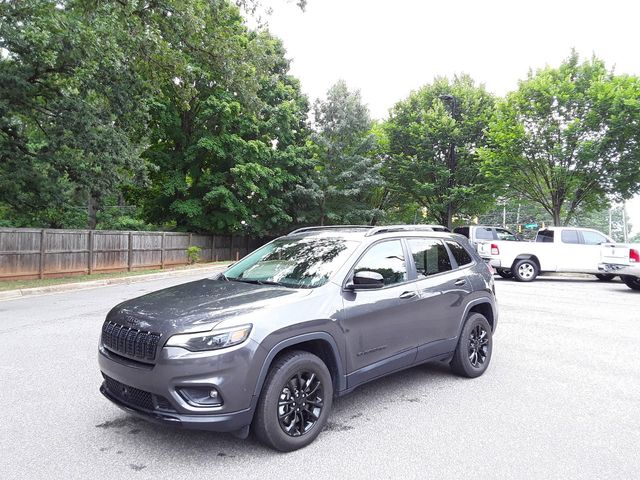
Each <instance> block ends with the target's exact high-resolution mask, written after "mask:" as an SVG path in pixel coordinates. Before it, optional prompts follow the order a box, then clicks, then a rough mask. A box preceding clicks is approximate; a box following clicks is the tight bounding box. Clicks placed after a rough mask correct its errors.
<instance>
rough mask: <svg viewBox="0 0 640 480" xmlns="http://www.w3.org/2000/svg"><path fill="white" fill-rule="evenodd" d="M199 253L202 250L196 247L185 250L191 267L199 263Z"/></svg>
mask: <svg viewBox="0 0 640 480" xmlns="http://www.w3.org/2000/svg"><path fill="white" fill-rule="evenodd" d="M201 251H202V249H201V248H200V247H196V246H191V247H189V248H187V261H188V262H189V265H193V264H194V263H198V262H199V261H200V252H201Z"/></svg>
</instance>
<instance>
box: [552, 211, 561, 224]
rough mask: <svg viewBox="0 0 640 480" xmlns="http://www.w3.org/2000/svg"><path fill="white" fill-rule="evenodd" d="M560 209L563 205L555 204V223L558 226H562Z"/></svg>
mask: <svg viewBox="0 0 640 480" xmlns="http://www.w3.org/2000/svg"><path fill="white" fill-rule="evenodd" d="M560 209H561V207H557V206H554V207H553V224H554V225H555V226H556V227H561V226H562V219H561V217H560Z"/></svg>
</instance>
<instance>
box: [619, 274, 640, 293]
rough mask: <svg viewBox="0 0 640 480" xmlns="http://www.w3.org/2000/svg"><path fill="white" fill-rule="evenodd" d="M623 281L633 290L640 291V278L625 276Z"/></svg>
mask: <svg viewBox="0 0 640 480" xmlns="http://www.w3.org/2000/svg"><path fill="white" fill-rule="evenodd" d="M621 278H622V281H623V282H624V283H625V285H626V286H627V287H629V288H630V289H631V290H640V277H632V276H630V275H624V276H623V277H621Z"/></svg>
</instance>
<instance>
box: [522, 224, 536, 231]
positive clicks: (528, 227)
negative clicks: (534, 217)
mask: <svg viewBox="0 0 640 480" xmlns="http://www.w3.org/2000/svg"><path fill="white" fill-rule="evenodd" d="M524 228H526V229H528V230H533V229H534V228H538V224H537V223H527V224H526V225H525V226H524Z"/></svg>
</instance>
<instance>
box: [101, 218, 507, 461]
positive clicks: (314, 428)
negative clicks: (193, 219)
mask: <svg viewBox="0 0 640 480" xmlns="http://www.w3.org/2000/svg"><path fill="white" fill-rule="evenodd" d="M497 319H498V312H497V307H496V302H495V292H494V284H493V276H492V275H491V273H490V271H489V267H488V266H487V265H486V264H485V263H484V262H483V261H482V260H481V259H480V258H479V257H478V255H477V253H476V252H475V251H474V249H473V248H472V247H471V246H470V245H469V244H468V242H467V240H466V239H465V238H464V237H462V236H459V235H455V234H449V233H439V232H433V231H427V230H426V229H423V230H420V229H419V227H417V226H404V225H401V226H386V227H363V226H338V227H312V228H303V229H299V230H296V231H294V232H293V233H291V234H289V235H287V236H285V237H280V238H278V239H276V240H274V241H272V242H270V243H268V244H267V245H265V246H263V247H261V248H260V249H258V250H256V251H255V252H253V253H251V254H250V255H248V256H247V257H245V258H243V259H242V260H240V261H239V262H237V263H235V264H233V265H232V266H231V267H230V268H228V269H227V270H226V271H224V272H223V273H221V274H219V275H217V276H216V277H214V278H210V279H204V280H199V281H195V282H191V283H186V284H184V285H178V286H175V287H171V288H167V289H165V290H160V291H158V292H154V293H151V294H148V295H144V296H142V297H139V298H136V299H133V300H129V301H126V302H124V303H121V304H120V305H117V306H116V307H115V308H113V309H112V310H111V311H110V312H109V314H108V315H107V318H106V320H105V322H104V325H103V328H102V338H101V341H100V353H99V362H100V370H101V371H102V375H103V376H104V383H103V384H102V387H101V389H100V390H101V392H102V393H103V394H104V395H105V396H106V397H107V398H108V399H109V400H111V401H112V402H114V403H115V404H116V405H118V406H119V407H121V408H122V409H124V410H126V411H127V412H130V413H132V414H136V415H139V416H141V417H143V418H146V419H148V420H153V421H157V422H160V423H163V424H168V425H177V426H182V427H188V428H196V429H207V430H214V431H221V432H232V433H234V434H236V435H237V436H240V437H243V438H244V437H246V436H247V435H248V433H249V428H250V427H251V429H252V430H253V431H254V432H255V434H256V435H257V437H258V438H259V439H260V440H261V441H263V442H264V443H265V444H267V445H269V446H271V447H273V448H275V449H278V450H282V451H290V450H295V449H297V448H301V447H304V446H306V445H308V444H309V443H310V442H312V441H313V440H314V439H315V437H316V436H317V435H318V434H319V433H320V432H321V431H322V429H323V426H324V425H325V423H326V421H327V418H328V416H329V414H330V410H331V404H332V401H333V398H334V397H335V396H340V395H344V394H346V393H349V392H351V391H352V390H353V389H354V388H356V387H358V386H359V385H362V384H363V383H365V382H368V381H370V380H373V379H375V378H379V377H381V376H383V375H387V374H389V373H393V372H396V371H398V370H402V369H405V368H408V367H411V366H414V365H417V364H421V363H425V362H428V361H444V362H449V363H450V365H451V368H452V369H453V371H454V372H455V373H457V374H459V375H463V376H466V377H477V376H479V375H482V374H483V373H484V371H485V370H486V369H487V367H488V365H489V361H490V359H491V351H492V333H493V332H494V330H495V328H496V322H497Z"/></svg>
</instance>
